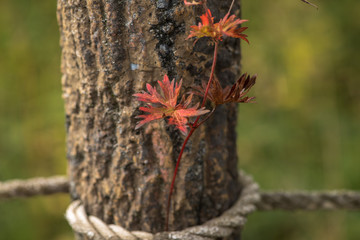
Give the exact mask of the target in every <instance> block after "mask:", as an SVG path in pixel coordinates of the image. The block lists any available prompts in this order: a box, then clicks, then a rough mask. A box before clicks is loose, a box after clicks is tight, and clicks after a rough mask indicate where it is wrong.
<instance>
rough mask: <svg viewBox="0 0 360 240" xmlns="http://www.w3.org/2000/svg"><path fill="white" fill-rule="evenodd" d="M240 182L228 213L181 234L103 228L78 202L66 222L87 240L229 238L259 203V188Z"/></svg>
mask: <svg viewBox="0 0 360 240" xmlns="http://www.w3.org/2000/svg"><path fill="white" fill-rule="evenodd" d="M239 176H240V181H241V183H242V184H243V185H244V189H243V190H242V193H241V196H240V197H239V199H238V200H237V202H236V203H235V204H234V206H232V207H231V208H230V209H228V210H227V211H225V212H224V213H223V214H222V215H221V216H220V217H217V218H214V219H211V220H209V221H208V222H206V223H204V224H202V225H199V226H195V227H189V228H186V229H184V230H182V231H174V232H162V233H157V234H152V233H147V232H142V231H131V232H130V231H127V230H126V229H124V228H122V227H120V226H118V225H106V224H105V223H104V222H103V221H102V220H101V219H99V218H97V217H95V216H87V215H86V212H85V208H84V206H83V205H82V204H81V202H80V201H74V202H72V203H71V204H70V206H69V207H68V209H67V210H66V214H65V216H66V219H67V220H68V222H69V224H70V226H71V227H72V228H73V230H74V231H75V232H77V233H81V234H85V235H87V236H88V237H89V238H91V239H96V240H97V239H99V240H100V239H125V240H136V239H144V240H165V239H173V240H176V239H183V240H197V239H199V240H207V239H217V238H224V237H228V236H230V235H231V234H232V233H234V231H236V229H239V228H241V227H243V226H244V224H245V222H246V216H247V215H248V214H249V213H251V212H253V211H255V210H256V207H255V203H256V202H258V201H259V199H260V195H259V193H258V191H259V187H258V185H257V184H256V183H255V182H254V181H253V179H252V178H251V177H250V176H248V175H246V174H245V173H243V172H240V174H239Z"/></svg>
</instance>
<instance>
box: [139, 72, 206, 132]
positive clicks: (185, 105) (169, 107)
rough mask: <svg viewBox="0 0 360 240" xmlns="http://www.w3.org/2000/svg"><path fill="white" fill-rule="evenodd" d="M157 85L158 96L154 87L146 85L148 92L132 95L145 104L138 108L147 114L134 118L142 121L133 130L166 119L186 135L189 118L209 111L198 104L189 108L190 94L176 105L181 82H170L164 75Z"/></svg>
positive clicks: (191, 95)
mask: <svg viewBox="0 0 360 240" xmlns="http://www.w3.org/2000/svg"><path fill="white" fill-rule="evenodd" d="M158 84H159V86H160V89H161V93H160V94H159V93H158V92H157V90H156V88H155V87H152V86H151V85H150V84H146V88H147V90H148V92H145V91H143V92H142V93H136V94H134V95H133V96H135V97H137V100H138V101H142V102H145V103H147V105H146V106H145V107H140V108H139V109H140V110H141V111H143V112H147V113H149V114H146V115H145V114H144V115H138V116H137V117H136V118H142V120H141V121H140V122H138V123H137V125H136V127H135V129H138V128H140V127H141V126H143V125H144V124H146V123H148V122H151V121H153V120H156V119H162V118H167V119H168V123H169V124H170V125H175V126H176V128H177V129H179V130H180V131H181V132H182V133H183V134H186V133H187V126H188V123H189V119H188V118H189V117H194V116H200V115H203V114H205V113H208V112H209V110H206V109H205V108H203V107H202V108H198V107H199V103H197V104H196V105H195V106H193V107H189V106H190V104H191V100H192V97H193V94H190V95H189V96H188V97H187V98H185V96H183V98H182V99H181V101H180V103H177V99H178V96H179V93H180V88H181V85H182V80H181V81H180V83H179V84H178V83H175V80H172V81H171V82H170V81H169V78H168V76H167V75H165V76H164V79H163V81H158Z"/></svg>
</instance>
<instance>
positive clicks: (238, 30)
mask: <svg viewBox="0 0 360 240" xmlns="http://www.w3.org/2000/svg"><path fill="white" fill-rule="evenodd" d="M229 16H230V14H229V13H227V14H226V15H225V17H224V18H223V19H221V20H220V21H219V22H218V23H214V18H213V17H212V15H211V11H210V10H209V9H208V10H207V12H206V13H205V14H203V15H201V16H200V19H201V22H199V23H198V25H197V26H196V25H194V26H190V27H191V28H192V31H190V34H189V36H188V37H187V39H189V38H192V37H195V38H197V39H199V38H202V37H209V38H211V39H212V40H213V41H215V42H219V41H222V39H223V36H228V37H233V38H240V39H242V40H244V41H246V42H247V43H249V41H248V39H247V35H246V34H243V33H242V32H243V31H245V30H246V29H247V27H238V26H239V25H240V24H242V23H244V22H247V21H248V20H241V19H238V18H236V16H235V15H231V16H230V17H229Z"/></svg>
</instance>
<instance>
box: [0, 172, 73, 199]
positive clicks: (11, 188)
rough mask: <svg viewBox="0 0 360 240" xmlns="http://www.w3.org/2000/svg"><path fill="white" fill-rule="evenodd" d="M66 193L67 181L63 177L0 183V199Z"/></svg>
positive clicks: (67, 188) (67, 189)
mask: <svg viewBox="0 0 360 240" xmlns="http://www.w3.org/2000/svg"><path fill="white" fill-rule="evenodd" d="M67 192H69V180H68V178H67V177H65V176H53V177H49V178H43V177H39V178H33V179H28V180H10V181H6V182H0V199H1V198H3V199H10V198H16V197H32V196H36V195H48V194H54V193H67Z"/></svg>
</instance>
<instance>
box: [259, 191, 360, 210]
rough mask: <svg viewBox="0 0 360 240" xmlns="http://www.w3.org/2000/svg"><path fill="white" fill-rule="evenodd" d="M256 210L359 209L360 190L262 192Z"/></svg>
mask: <svg viewBox="0 0 360 240" xmlns="http://www.w3.org/2000/svg"><path fill="white" fill-rule="evenodd" d="M256 207H257V209H258V210H263V211H268V210H274V209H282V210H335V209H346V210H359V209H360V192H355V191H328V192H325V191H324V192H305V191H299V192H262V193H261V200H260V201H259V202H258V203H257V205H256Z"/></svg>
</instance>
